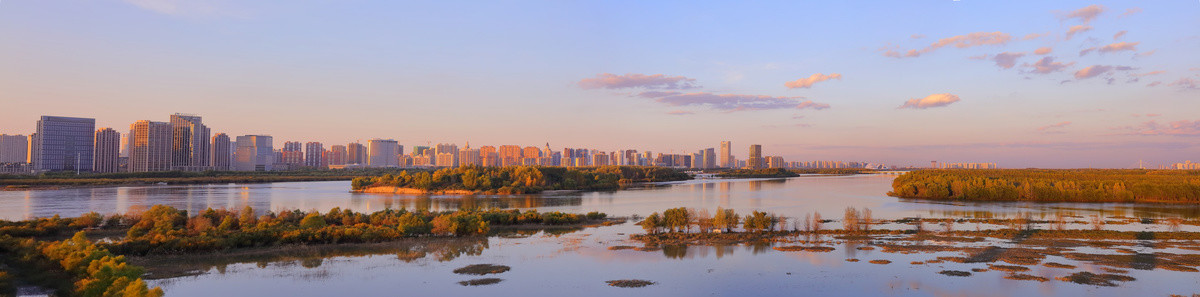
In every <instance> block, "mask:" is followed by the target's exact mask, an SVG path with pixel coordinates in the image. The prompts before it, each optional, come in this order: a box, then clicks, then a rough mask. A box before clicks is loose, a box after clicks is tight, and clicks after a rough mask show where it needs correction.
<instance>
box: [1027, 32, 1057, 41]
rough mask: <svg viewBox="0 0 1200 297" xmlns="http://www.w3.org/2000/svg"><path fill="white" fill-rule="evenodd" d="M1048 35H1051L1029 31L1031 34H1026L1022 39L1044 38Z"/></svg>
mask: <svg viewBox="0 0 1200 297" xmlns="http://www.w3.org/2000/svg"><path fill="white" fill-rule="evenodd" d="M1046 35H1050V33H1029V34H1026V35H1025V37H1023V38H1021V39H1022V40H1030V39H1038V38H1042V37H1043V36H1046Z"/></svg>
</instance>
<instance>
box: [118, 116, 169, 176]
mask: <svg viewBox="0 0 1200 297" xmlns="http://www.w3.org/2000/svg"><path fill="white" fill-rule="evenodd" d="M173 130H174V129H173V127H172V125H171V123H167V122H152V121H147V120H141V121H137V122H134V123H133V124H131V125H129V172H154V171H170V170H171V166H172V165H171V161H172V159H173V158H172V157H173V154H172V145H173V139H172V138H173V134H174V133H173Z"/></svg>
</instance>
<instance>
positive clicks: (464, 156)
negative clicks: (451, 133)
mask: <svg viewBox="0 0 1200 297" xmlns="http://www.w3.org/2000/svg"><path fill="white" fill-rule="evenodd" d="M480 161H481V159H480V158H479V150H473V149H471V143H470V142H467V145H466V146H464V147H463V149H461V150H459V151H458V166H479V162H480Z"/></svg>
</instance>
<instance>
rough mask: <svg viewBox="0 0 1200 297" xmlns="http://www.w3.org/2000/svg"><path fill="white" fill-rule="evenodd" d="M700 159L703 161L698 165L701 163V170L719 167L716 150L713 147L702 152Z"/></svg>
mask: <svg viewBox="0 0 1200 297" xmlns="http://www.w3.org/2000/svg"><path fill="white" fill-rule="evenodd" d="M700 159H701V160H702V161H700V162H698V163H700V168H705V169H708V168H716V167H717V154H716V150H714V149H713V148H711V147H710V148H706V149H703V150H700Z"/></svg>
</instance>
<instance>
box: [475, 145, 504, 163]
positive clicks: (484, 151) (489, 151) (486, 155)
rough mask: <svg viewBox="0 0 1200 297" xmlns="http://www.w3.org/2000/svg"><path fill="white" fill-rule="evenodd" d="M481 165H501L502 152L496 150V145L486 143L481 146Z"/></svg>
mask: <svg viewBox="0 0 1200 297" xmlns="http://www.w3.org/2000/svg"><path fill="white" fill-rule="evenodd" d="M479 165H481V166H500V154H499V153H497V152H496V147H494V146H490V145H485V146H483V147H480V148H479Z"/></svg>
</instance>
